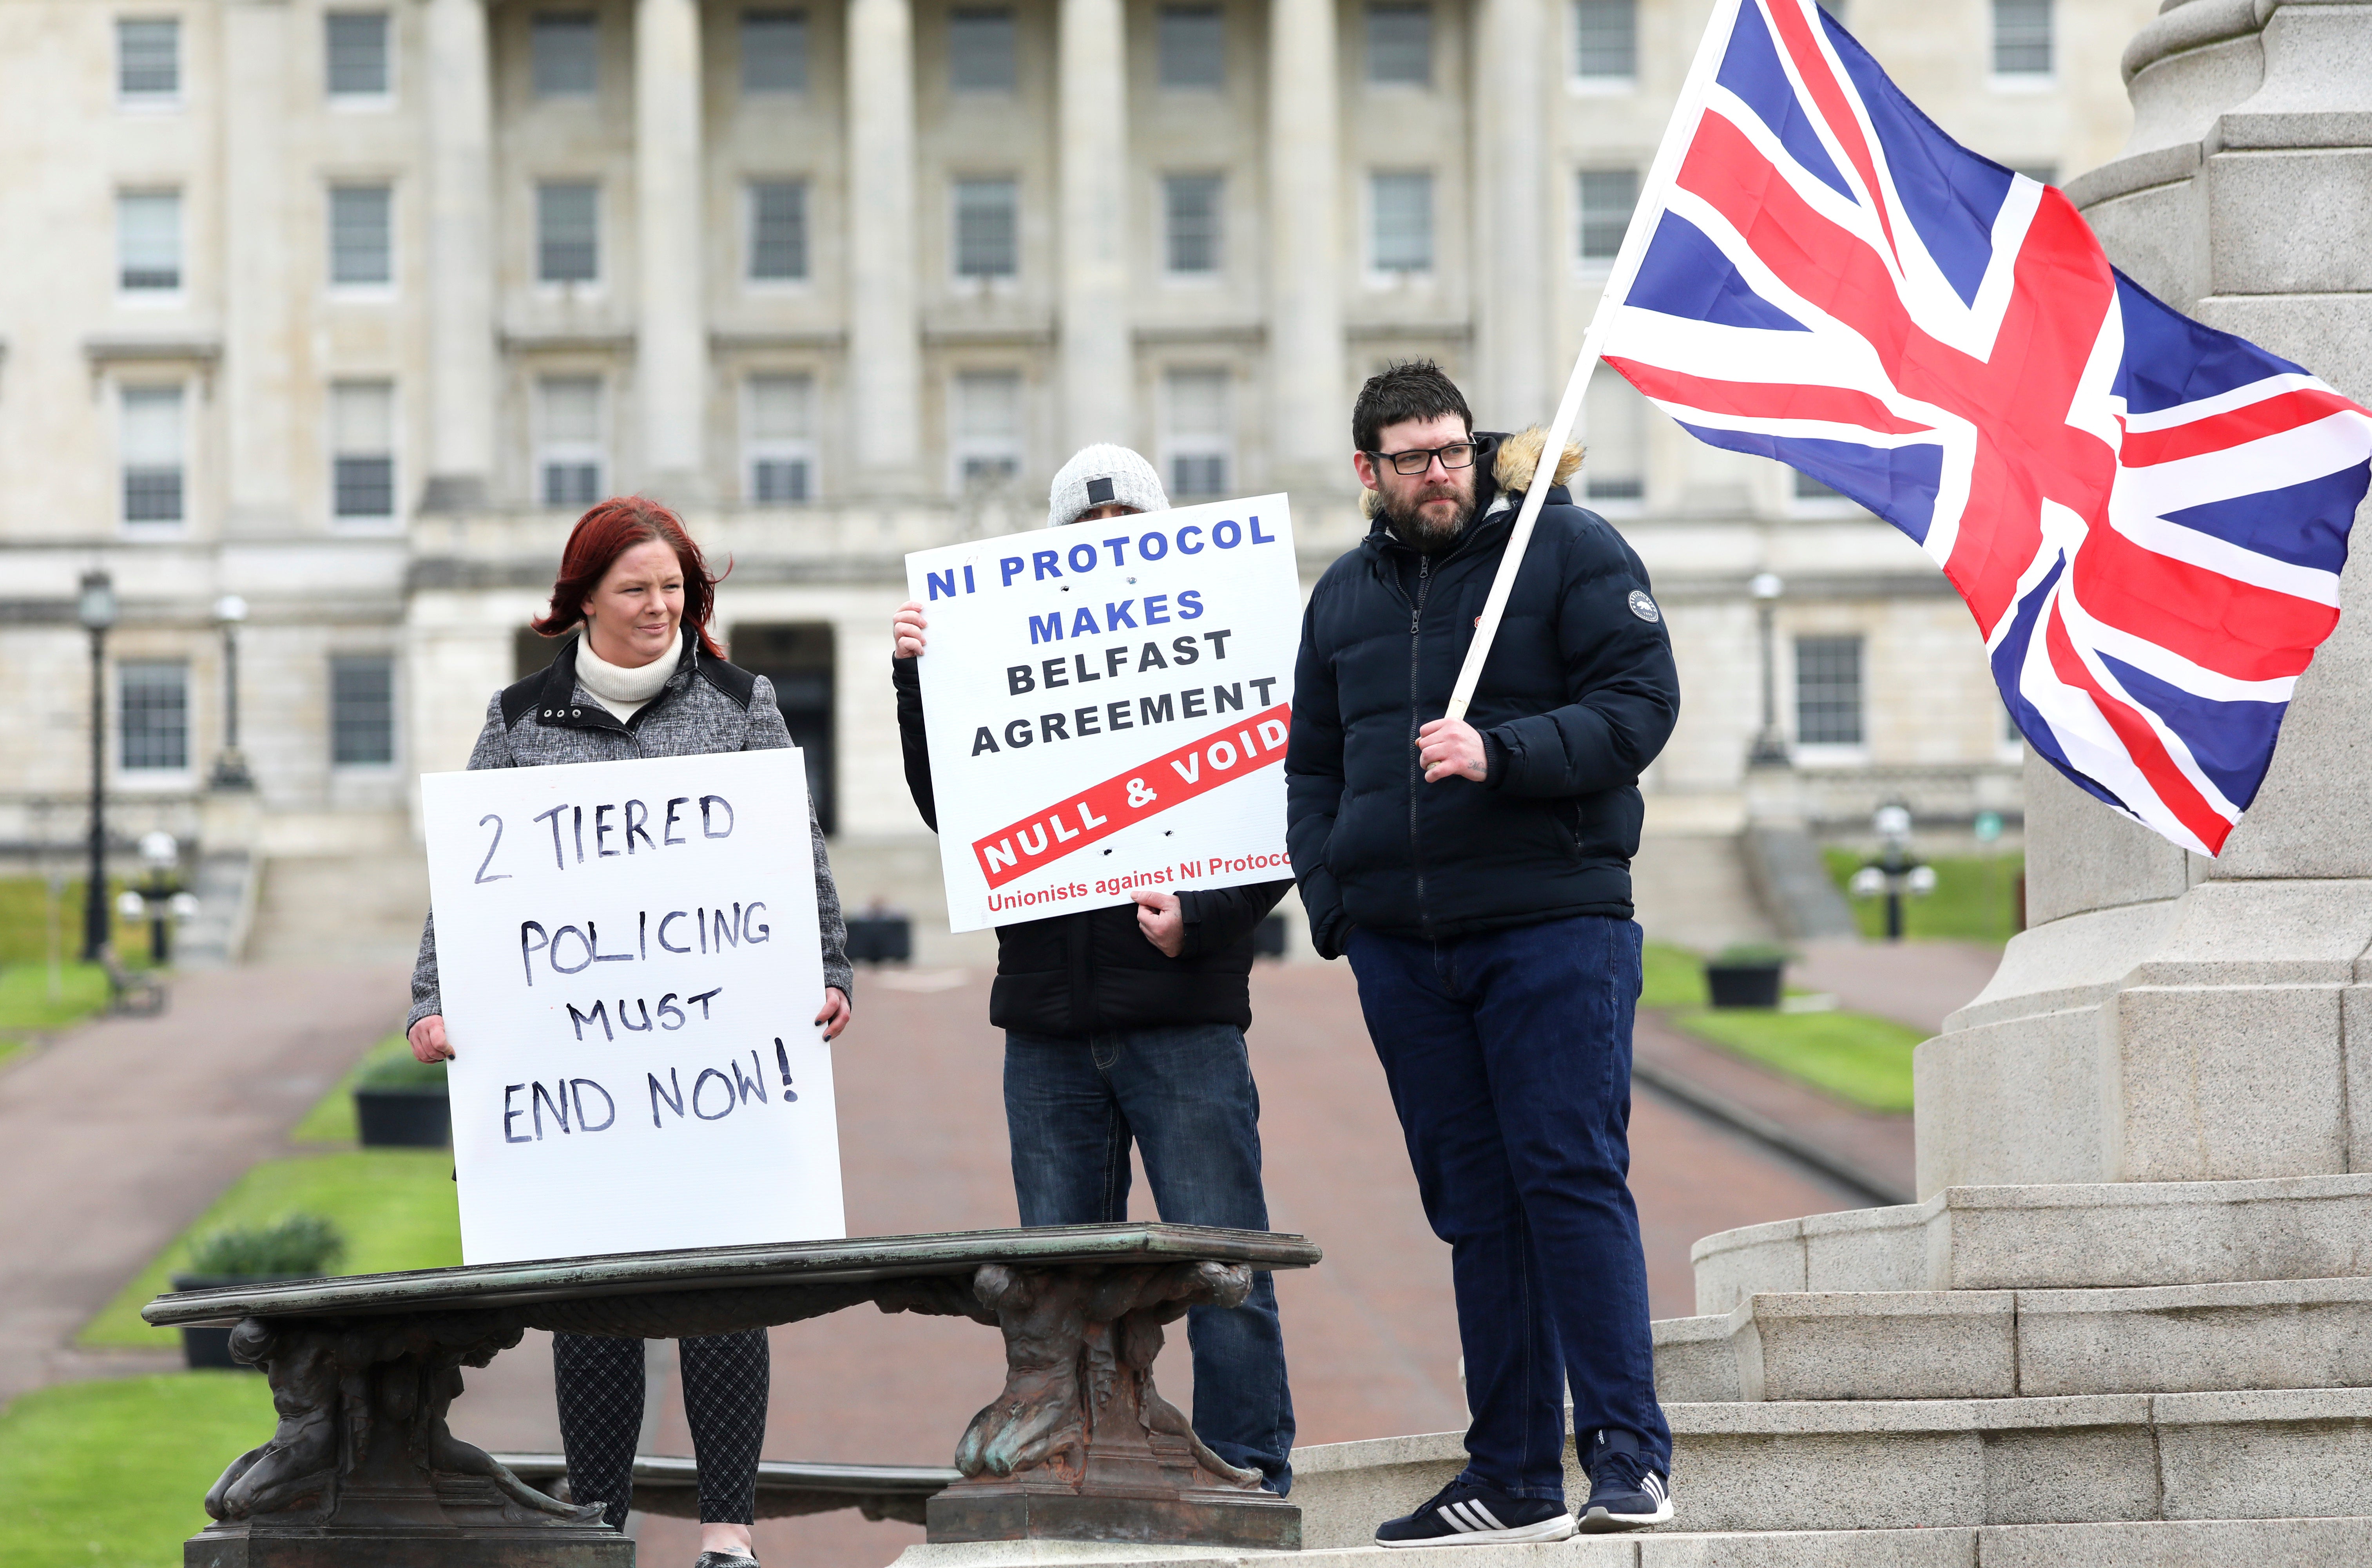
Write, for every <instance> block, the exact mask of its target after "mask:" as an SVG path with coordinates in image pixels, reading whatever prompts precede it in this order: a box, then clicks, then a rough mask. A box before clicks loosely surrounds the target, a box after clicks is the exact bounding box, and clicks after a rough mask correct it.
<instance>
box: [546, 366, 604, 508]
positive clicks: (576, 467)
mask: <svg viewBox="0 0 2372 1568" xmlns="http://www.w3.org/2000/svg"><path fill="white" fill-rule="evenodd" d="M536 391H537V399H536V401H537V403H538V405H539V407H538V409H537V416H538V420H539V423H540V424H541V432H540V435H539V437H538V440H537V443H536V445H537V453H536V472H537V491H538V494H540V495H541V497H542V500H543V504H544V505H547V506H559V507H565V508H572V509H574V508H581V507H586V506H590V505H593V503H594V502H596V501H599V500H600V499H601V466H602V465H601V459H602V449H601V448H602V443H601V381H600V378H599V377H594V376H547V377H544V378H543V380H542V382H541V384H540V385H539V386H538V387H537V389H536Z"/></svg>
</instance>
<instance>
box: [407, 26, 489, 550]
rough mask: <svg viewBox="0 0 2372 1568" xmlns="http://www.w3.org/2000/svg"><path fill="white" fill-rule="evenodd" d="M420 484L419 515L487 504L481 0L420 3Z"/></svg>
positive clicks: (485, 121)
mask: <svg viewBox="0 0 2372 1568" xmlns="http://www.w3.org/2000/svg"><path fill="white" fill-rule="evenodd" d="M427 30H428V72H427V81H426V83H425V84H424V86H425V90H426V92H427V95H428V191H427V203H428V231H427V240H428V277H427V279H426V281H425V287H426V289H427V291H428V482H427V486H426V488H425V490H424V492H423V494H422V497H421V509H422V510H423V511H429V512H467V511H473V510H476V509H478V508H480V507H483V506H484V505H486V487H487V483H488V481H489V478H490V476H491V475H492V474H493V473H494V99H493V92H492V89H491V87H490V86H489V81H488V61H487V53H486V8H485V0H429V5H428V16H427Z"/></svg>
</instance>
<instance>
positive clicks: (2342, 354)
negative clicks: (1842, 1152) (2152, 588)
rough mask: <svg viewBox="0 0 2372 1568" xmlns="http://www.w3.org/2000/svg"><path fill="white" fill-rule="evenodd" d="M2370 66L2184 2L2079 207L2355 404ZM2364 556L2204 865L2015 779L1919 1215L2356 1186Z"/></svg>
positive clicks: (2367, 1014)
mask: <svg viewBox="0 0 2372 1568" xmlns="http://www.w3.org/2000/svg"><path fill="white" fill-rule="evenodd" d="M2260 18H2262V20H2261V19H2260ZM2366 62H2372V7H2367V6H2355V5H2350V6H2338V5H2317V4H2303V3H2298V0H2259V4H2258V5H2257V6H2255V7H2254V8H2253V9H2252V8H2251V7H2250V6H2230V5H2226V4H2221V3H2220V0H2188V3H2187V4H2183V5H2180V6H2174V7H2172V8H2170V9H2169V10H2168V11H2167V12H2166V13H2165V14H2164V15H2162V16H2161V17H2158V18H2157V20H2156V21H2154V22H2153V23H2151V24H2150V25H2149V26H2148V27H2147V28H2145V29H2143V31H2142V32H2141V34H2140V35H2139V36H2138V37H2137V38H2135V40H2134V43H2133V45H2132V46H2131V47H2130V48H2129V49H2128V50H2127V51H2126V53H2125V61H2124V64H2125V75H2126V80H2127V82H2128V83H2129V85H2130V87H2131V90H2132V93H2133V98H2134V141H2133V144H2132V145H2131V146H2129V147H2128V149H2127V151H2126V153H2125V154H2124V155H2123V156H2122V157H2120V158H2118V159H2117V161H2115V162H2113V163H2110V164H2109V165H2107V166H2105V167H2104V168H2099V169H2095V170H2093V171H2092V172H2091V173H2089V174H2087V175H2085V176H2083V177H2082V178H2081V179H2078V180H2074V181H2071V182H2070V184H2069V186H2068V195H2069V196H2070V198H2071V199H2073V200H2074V201H2075V202H2076V204H2077V205H2078V206H2079V207H2081V208H2082V209H2084V212H2085V215H2086V216H2087V218H2088V219H2089V221H2090V222H2091V224H2092V226H2093V227H2094V228H2095V229H2096V230H2097V231H2098V232H2099V236H2100V238H2101V241H2102V243H2103V244H2104V245H2105V246H2106V247H2107V249H2108V251H2109V254H2110V258H2111V259H2113V260H2114V261H2116V262H2117V263H2118V264H2119V265H2121V266H2122V267H2124V268H2125V269H2126V270H2127V271H2128V272H2130V273H2132V274H2133V275H2134V277H2135V279H2136V280H2137V281H2139V282H2140V283H2142V284H2143V285H2145V286H2147V287H2148V288H2150V289H2152V290H2153V291H2155V292H2156V293H2157V294H2158V295H2159V296H2162V297H2163V298H2165V299H2166V300H2167V301H2168V302H2169V304H2172V305H2174V306H2175V307H2176V308H2180V309H2182V310H2185V311H2187V312H2189V313H2191V314H2192V315H2194V316H2196V317H2198V318H2199V319H2201V320H2203V321H2206V322H2208V323H2210V324H2212V325H2214V326H2217V327H2222V328H2225V329H2227V330H2228V331H2235V332H2238V333H2240V334H2241V335H2242V336H2244V337H2247V338H2250V339H2251V340H2252V341H2254V342H2256V343H2262V344H2263V345H2264V346H2265V347H2267V348H2269V349H2272V350H2273V351H2274V352H2275V353H2278V354H2286V355H2288V356H2290V357H2291V358H2293V359H2296V360H2297V361H2298V362H2299V363H2301V364H2303V365H2305V366H2307V367H2308V369H2309V370H2312V371H2314V372H2315V373H2317V374H2318V375H2320V376H2322V377H2324V378H2325V379H2327V380H2329V381H2331V383H2332V384H2333V385H2334V386H2336V387H2338V388H2339V389H2341V390H2343V391H2344V392H2346V393H2347V394H2348V395H2349V396H2351V397H2354V398H2356V399H2358V400H2366V401H2372V209H2367V208H2366V204H2365V202H2364V198H2363V192H2364V190H2365V184H2366V179H2367V177H2372V176H2367V161H2366V160H2367V155H2366V153H2365V152H2364V150H2363V146H2362V143H2363V137H2362V135H2361V134H2358V131H2343V130H2342V129H2341V128H2343V127H2349V126H2354V127H2357V128H2359V129H2360V127H2361V126H2362V125H2364V124H2365V123H2366V122H2367V121H2372V68H2367V66H2366ZM2359 526H2360V519H2359ZM2366 540H2372V533H2367V534H2359V535H2357V536H2356V552H2355V555H2356V558H2355V560H2354V561H2353V562H2351V563H2350V564H2349V566H2348V569H2347V571H2346V574H2345V575H2344V577H2343V580H2342V587H2341V598H2342V614H2341V618H2340V622H2339V630H2338V632H2337V633H2336V634H2335V635H2334V636H2332V638H2331V640H2330V641H2329V642H2328V643H2326V644H2324V645H2323V646H2322V649H2321V651H2320V653H2319V654H2318V655H2317V656H2316V657H2315V661H2314V665H2313V668H2311V669H2309V670H2308V673H2307V674H2306V675H2305V677H2304V678H2303V679H2300V680H2299V681H2298V684H2297V689H2296V697H2295V700H2294V701H2293V703H2292V704H2291V706H2290V709H2289V713H2288V717H2287V719H2286V722H2285V724H2284V726H2283V729H2282V737H2281V744H2280V749H2279V750H2278V751H2277V752H2276V753H2275V755H2274V758H2273V770H2272V772H2270V773H2269V774H2268V775H2267V776H2266V779H2265V783H2264V786H2263V788H2262V791H2261V792H2260V793H2259V795H2258V796H2257V798H2256V800H2255V802H2254V804H2253V805H2252V806H2251V807H2250V809H2249V812H2248V815H2247V816H2246V817H2245V818H2244V819H2242V821H2241V823H2240V826H2239V828H2238V830H2236V831H2235V832H2234V833H2233V834H2232V837H2231V838H2230V840H2229V841H2228V842H2227V843H2226V845H2225V847H2224V851H2223V853H2222V854H2220V855H2219V856H2217V857H2215V859H2212V860H2211V859H2208V858H2207V857H2205V856H2200V855H2189V854H2184V853H2183V852H2182V851H2180V850H2178V849H2175V848H2173V847H2172V846H2170V845H2169V844H2167V843H2166V842H2163V841H2162V840H2160V839H2159V838H2157V836H2156V835H2155V834H2152V833H2150V832H2148V831H2146V830H2144V829H2142V828H2140V827H2139V826H2137V825H2135V824H2134V823H2133V822H2131V821H2130V820H2128V819H2125V818H2123V817H2122V816H2120V815H2118V814H2117V813H2115V812H2113V811H2111V810H2110V809H2109V808H2108V807H2105V806H2103V805H2101V804H2100V803H2099V802H2098V801H2095V800H2093V799H2092V798H2091V797H2089V796H2086V795H2084V794H2083V793H2081V792H2080V791H2078V790H2076V788H2074V787H2073V786H2072V785H2070V784H2066V783H2065V782H2064V780H2062V779H2061V778H2060V777H2059V776H2058V775H2057V774H2056V773H2054V772H2052V771H2051V770H2050V769H2049V768H2048V767H2046V766H2044V765H2042V764H2041V763H2040V762H2031V761H2030V762H2029V765H2028V769H2027V832H2028V854H2027V865H2028V866H2029V871H2028V883H2027V886H2028V912H2029V919H2030V920H2031V921H2032V922H2033V924H2032V927H2031V929H2029V931H2027V932H2026V933H2024V934H2023V935H2019V936H2018V937H2017V939H2016V940H2014V941H2013V942H2012V943H2011V944H2010V946H2009V949H2008V952H2007V954H2006V956H2005V958H2004V960H2003V963H2002V967H2001V970H2000V972H1999V973H1998V974H1997V975H1996V976H1995V977H1994V982H1993V983H1992V985H1990V986H1989V987H1988V988H1987V989H1986V990H1985V992H1984V993H1983V994H1982V995H1981V996H1979V997H1978V998H1977V999H1976V1001H1975V1002H1973V1003H1971V1005H1969V1006H1968V1007H1967V1008H1966V1009H1964V1010H1963V1011H1962V1012H1960V1013H1959V1014H1958V1015H1957V1016H1955V1017H1954V1018H1952V1019H1951V1020H1950V1027H1949V1028H1948V1029H1947V1031H1946V1032H1945V1033H1944V1034H1943V1035H1942V1036H1941V1037H1940V1038H1938V1039H1936V1040H1931V1041H1929V1042H1928V1043H1927V1044H1926V1045H1924V1046H1922V1047H1921V1048H1920V1051H1919V1056H1918V1085H1917V1087H1918V1107H1919V1110H1918V1114H1919V1129H1918V1132H1919V1189H1920V1191H1921V1192H1922V1193H1923V1194H1924V1193H1928V1192H1932V1191H1936V1190H1937V1189H1938V1188H1942V1187H1946V1186H1950V1185H1956V1184H1962V1183H1978V1182H2044V1181H2176V1180H2225V1179H2241V1178H2281V1177H2317V1176H2335V1175H2341V1174H2344V1173H2350V1172H2366V1171H2372V983H2367V982H2372V768H2367V767H2366V765H2365V757H2364V746H2365V740H2364V738H2365V737H2366V735H2372V577H2367V573H2372V563H2367V562H2366V559H2365V556H2366V554H2367V553H2372V552H2367V550H2366Z"/></svg>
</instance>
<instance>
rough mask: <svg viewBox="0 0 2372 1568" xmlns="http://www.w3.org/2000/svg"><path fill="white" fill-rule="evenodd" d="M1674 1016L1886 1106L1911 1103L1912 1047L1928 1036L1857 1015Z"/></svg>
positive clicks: (1815, 1081) (1728, 1046) (1756, 1056)
mask: <svg viewBox="0 0 2372 1568" xmlns="http://www.w3.org/2000/svg"><path fill="white" fill-rule="evenodd" d="M1672 1022H1673V1023H1674V1024H1676V1025H1678V1026H1679V1027H1680V1028H1683V1029H1686V1030H1687V1031H1688V1032H1689V1033H1691V1034H1692V1035H1695V1036H1697V1037H1698V1038H1699V1039H1701V1040H1709V1041H1711V1042H1712V1043H1713V1044H1715V1045H1717V1046H1720V1047H1722V1048H1723V1049H1725V1050H1727V1051H1736V1052H1737V1053H1738V1055H1740V1056H1745V1057H1750V1058H1751V1059H1752V1060H1754V1061H1756V1062H1760V1063H1762V1064H1763V1065H1764V1066H1766V1067H1770V1068H1773V1069H1774V1070H1775V1071H1778V1072H1781V1073H1784V1074H1787V1075H1788V1076H1789V1077H1793V1078H1799V1079H1801V1080H1803V1081H1804V1082H1805V1083H1808V1084H1810V1085H1811V1086H1813V1087H1815V1088H1820V1089H1825V1090H1827V1091H1828V1092H1829V1093H1831V1094H1832V1095H1835V1096H1837V1097H1838V1098H1841V1099H1845V1100H1850V1101H1852V1102H1853V1103H1854V1104H1855V1105H1858V1106H1862V1107H1865V1108H1866V1109H1870V1110H1884V1111H1907V1110H1909V1109H1911V1051H1912V1048H1913V1046H1915V1045H1917V1044H1918V1043H1919V1042H1920V1041H1921V1040H1924V1039H1925V1038H1926V1037H1925V1036H1924V1035H1923V1034H1921V1033H1920V1032H1919V1031H1918V1030H1917V1029H1913V1028H1904V1027H1903V1026H1902V1025H1901V1024H1898V1023H1895V1022H1893V1021H1892V1020H1891V1019H1888V1018H1873V1017H1870V1016H1867V1015H1866V1014H1862V1013H1766V1012H1762V1011H1758V1010H1755V1009H1751V1008H1723V1009H1721V1010H1719V1011H1715V1010H1713V1009H1710V1008H1708V1009H1705V1010H1703V1011H1699V1012H1686V1013H1680V1014H1676V1015H1674V1016H1673V1018H1672Z"/></svg>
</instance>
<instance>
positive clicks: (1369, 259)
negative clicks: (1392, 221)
mask: <svg viewBox="0 0 2372 1568" xmlns="http://www.w3.org/2000/svg"><path fill="white" fill-rule="evenodd" d="M1384 180H1424V191H1425V228H1424V249H1425V261H1424V266H1423V267H1386V266H1384V265H1383V264H1382V258H1381V257H1380V256H1379V255H1378V250H1380V247H1379V246H1378V243H1377V241H1378V239H1380V238H1382V236H1381V233H1380V228H1379V226H1380V225H1381V223H1382V220H1383V212H1382V206H1381V203H1379V202H1378V200H1377V197H1378V193H1379V192H1380V190H1381V187H1382V182H1383V181H1384ZM1364 195H1365V197H1366V224H1365V225H1363V227H1364V228H1365V229H1366V235H1365V236H1364V243H1363V245H1362V246H1361V249H1362V250H1365V251H1366V273H1367V282H1368V285H1370V286H1371V287H1377V288H1397V287H1401V286H1404V285H1409V284H1413V283H1429V282H1431V281H1432V280H1433V278H1434V277H1435V276H1436V275H1437V274H1438V273H1439V272H1440V269H1441V180H1440V178H1439V176H1438V175H1437V174H1436V172H1435V171H1434V170H1433V169H1430V168H1376V169H1370V170H1368V171H1367V179H1366V191H1365V192H1364Z"/></svg>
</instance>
